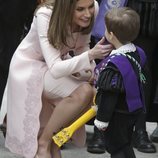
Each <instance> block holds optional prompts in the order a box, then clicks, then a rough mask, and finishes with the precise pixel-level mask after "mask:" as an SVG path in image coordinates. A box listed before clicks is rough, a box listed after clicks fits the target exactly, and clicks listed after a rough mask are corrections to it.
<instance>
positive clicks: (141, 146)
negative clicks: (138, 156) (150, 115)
mask: <svg viewBox="0 0 158 158" xmlns="http://www.w3.org/2000/svg"><path fill="white" fill-rule="evenodd" d="M133 147H135V148H136V149H137V150H138V151H140V152H143V153H155V152H156V147H155V145H154V144H153V143H152V142H151V141H150V140H149V137H148V133H147V132H146V131H145V130H138V131H135V132H134V134H133Z"/></svg>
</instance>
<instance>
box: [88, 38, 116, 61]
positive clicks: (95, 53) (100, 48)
mask: <svg viewBox="0 0 158 158" xmlns="http://www.w3.org/2000/svg"><path fill="white" fill-rule="evenodd" d="M104 41H105V37H103V38H102V39H101V40H100V41H99V42H98V43H97V44H96V45H95V46H94V47H93V48H92V49H90V50H89V59H90V61H91V60H94V59H103V58H104V57H105V56H107V55H108V54H109V53H110V52H111V51H112V49H113V46H112V45H111V44H106V45H104V44H103V43H104Z"/></svg>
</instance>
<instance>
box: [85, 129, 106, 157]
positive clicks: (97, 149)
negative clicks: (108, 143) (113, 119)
mask: <svg viewBox="0 0 158 158" xmlns="http://www.w3.org/2000/svg"><path fill="white" fill-rule="evenodd" d="M104 141H105V140H104V134H103V132H102V131H99V130H98V129H97V128H96V127H94V134H93V137H92V139H91V140H90V141H89V142H88V145H87V151H88V152H90V153H94V154H103V153H105V143H104Z"/></svg>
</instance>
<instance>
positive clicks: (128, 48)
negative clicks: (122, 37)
mask: <svg viewBox="0 0 158 158" xmlns="http://www.w3.org/2000/svg"><path fill="white" fill-rule="evenodd" d="M135 51H136V47H135V45H134V44H133V43H128V44H125V45H123V46H121V47H119V48H118V49H115V50H113V51H112V52H111V53H110V55H114V54H118V53H119V54H126V53H128V52H135Z"/></svg>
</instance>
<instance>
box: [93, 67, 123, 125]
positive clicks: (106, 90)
mask: <svg viewBox="0 0 158 158" xmlns="http://www.w3.org/2000/svg"><path fill="white" fill-rule="evenodd" d="M123 92H124V87H123V82H122V76H121V74H120V72H119V71H118V70H117V69H116V68H115V67H111V66H109V67H107V68H106V69H105V70H103V71H102V72H101V74H100V76H99V79H98V82H97V95H96V100H95V101H96V104H97V105H98V111H97V116H96V119H97V120H98V121H101V122H106V123H107V122H109V121H110V119H111V117H112V114H113V112H114V111H115V107H116V104H117V102H118V98H119V95H120V93H123Z"/></svg>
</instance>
